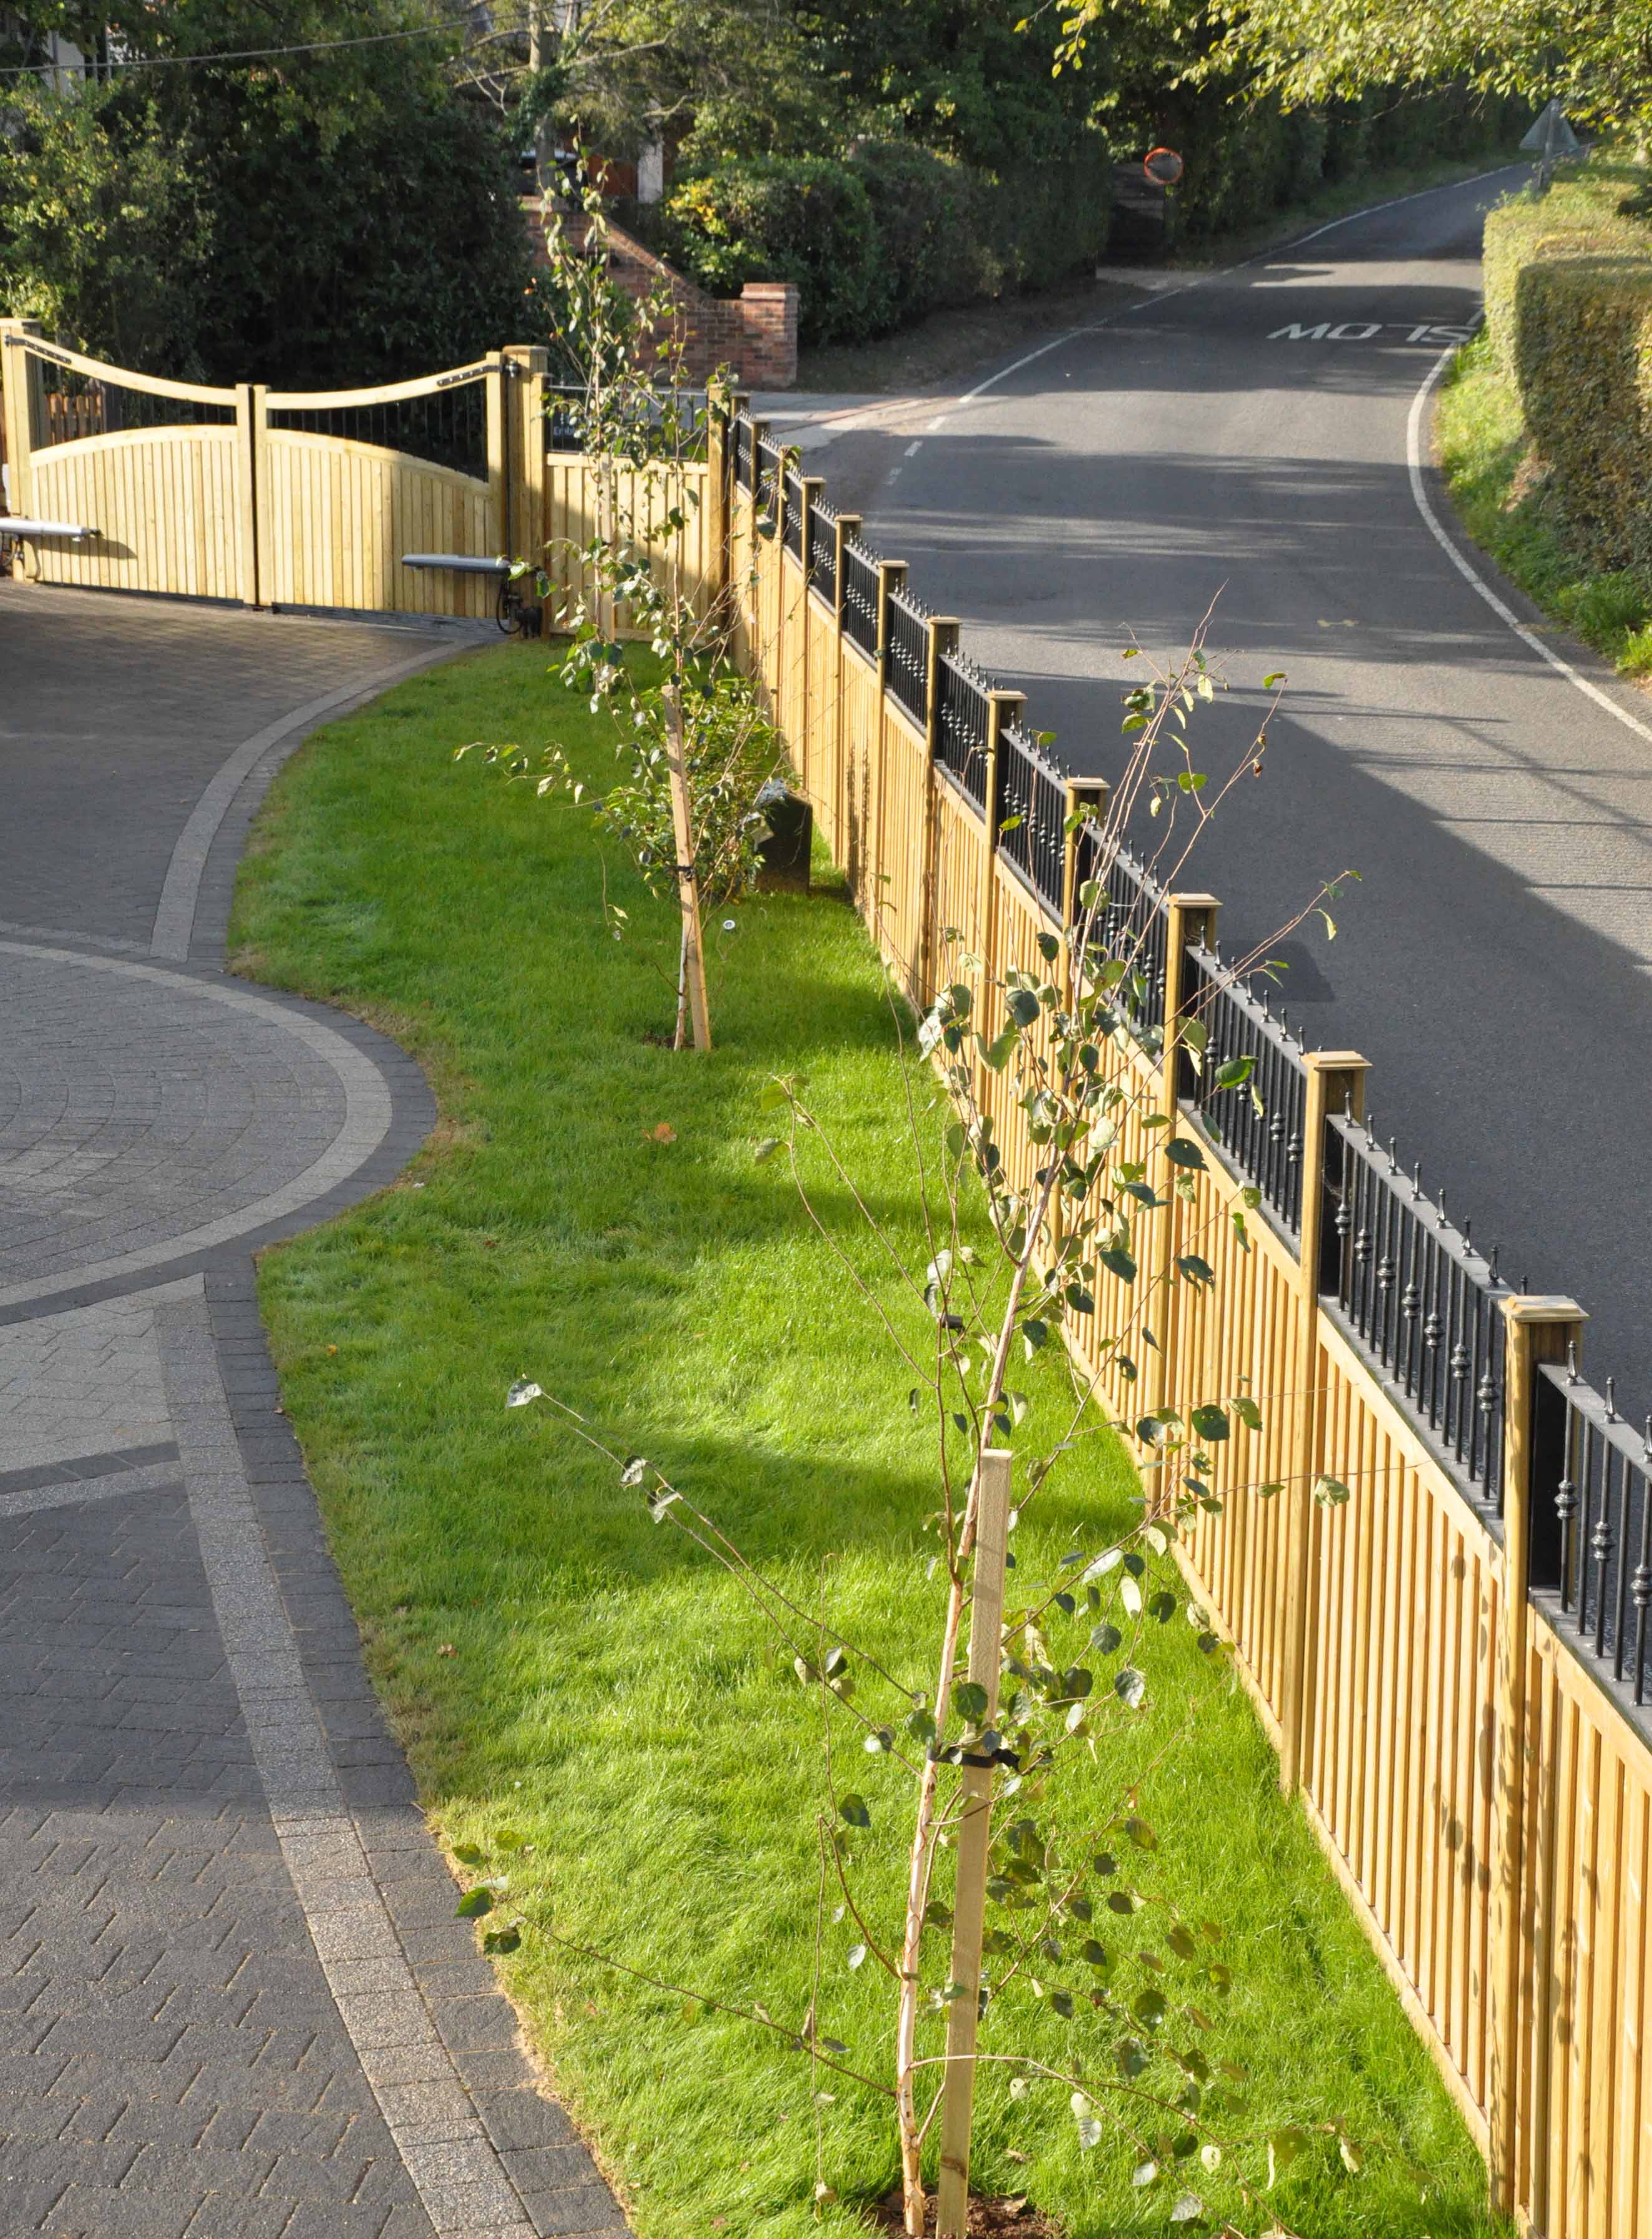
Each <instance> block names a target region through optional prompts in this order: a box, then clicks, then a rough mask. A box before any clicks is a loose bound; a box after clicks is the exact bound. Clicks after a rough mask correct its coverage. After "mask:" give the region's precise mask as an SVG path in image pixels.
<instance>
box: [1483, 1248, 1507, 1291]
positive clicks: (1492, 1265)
mask: <svg viewBox="0 0 1652 2239" xmlns="http://www.w3.org/2000/svg"><path fill="white" fill-rule="evenodd" d="M1502 1249H1503V1246H1502V1245H1501V1244H1494V1245H1493V1246H1492V1247H1491V1257H1490V1259H1488V1260H1487V1262H1486V1265H1487V1266H1488V1267H1489V1269H1490V1270H1491V1279H1492V1281H1493V1282H1494V1283H1501V1282H1502V1280H1503V1277H1502V1276H1501V1275H1500V1274H1499V1273H1498V1272H1497V1254H1498V1253H1499V1252H1501V1251H1502Z"/></svg>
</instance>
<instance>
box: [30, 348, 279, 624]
mask: <svg viewBox="0 0 1652 2239" xmlns="http://www.w3.org/2000/svg"><path fill="white" fill-rule="evenodd" d="M232 393H233V392H232ZM243 441H244V439H243V436H242V430H241V429H240V428H239V427H238V426H236V425H235V424H233V423H232V424H230V425H229V426H226V427H216V428H149V429H142V430H132V431H130V432H127V433H123V434H119V435H89V436H83V437H82V438H81V439H80V440H79V441H78V442H68V443H55V444H53V445H52V446H51V447H50V448H49V449H45V450H41V451H36V453H35V455H34V458H33V462H32V468H33V470H32V475H31V478H30V479H31V485H32V488H31V495H30V503H31V506H32V508H33V509H34V511H35V513H36V515H38V516H39V517H40V518H42V519H45V520H50V521H64V522H83V523H85V524H86V525H88V526H89V527H90V528H95V529H96V532H97V534H96V536H94V537H92V538H91V539H90V540H89V541H87V542H85V543H70V542H62V543H56V542H47V543H40V544H36V545H34V546H32V547H31V554H32V565H31V567H30V575H31V577H32V579H33V580H34V581H36V582H40V583H65V584H77V585H79V586H81V587H82V588H85V589H88V590H117V591H163V592H167V593H169V594H172V595H176V596H178V597H182V598H196V599H240V598H241V597H242V595H243V588H244V584H243V573H242V543H243V529H244V528H249V527H250V522H249V520H248V518H247V515H246V513H245V509H244V508H245V498H244V493H243V488H242V484H243V482H244V480H245V477H244V475H243V472H242V448H243Z"/></svg>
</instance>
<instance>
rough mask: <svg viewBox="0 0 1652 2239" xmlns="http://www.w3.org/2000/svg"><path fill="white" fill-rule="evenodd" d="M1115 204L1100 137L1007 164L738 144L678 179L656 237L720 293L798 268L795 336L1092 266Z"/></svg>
mask: <svg viewBox="0 0 1652 2239" xmlns="http://www.w3.org/2000/svg"><path fill="white" fill-rule="evenodd" d="M1110 216H1111V164H1110V160H1109V156H1108V153H1107V149H1106V146H1105V143H1104V142H1103V141H1102V140H1101V139H1100V138H1099V137H1098V136H1090V137H1088V138H1087V139H1086V140H1085V143H1084V144H1083V146H1082V148H1081V149H1080V151H1079V152H1078V153H1077V154H1074V155H1071V156H1068V157H1066V158H1065V160H1061V161H1056V162H1052V163H1045V164H1043V165H1040V166H1038V167H1036V168H1032V169H1028V170H1026V171H1025V172H1023V173H1018V174H1017V175H1015V176H1009V177H998V176H993V175H991V174H984V173H981V172H979V171H975V170H972V169H968V168H966V167H965V165H964V164H962V163H953V162H951V161H949V160H948V159H947V158H946V157H945V156H937V155H934V154H932V153H931V152H930V151H929V150H928V149H923V148H918V147H913V146H911V145H909V144H906V143H867V144H863V145H861V146H860V147H859V148H857V149H856V150H855V152H854V153H853V155H852V156H849V157H848V158H847V159H846V160H844V161H841V162H839V161H836V160H833V159H832V158H828V157H825V156H750V157H740V158H734V159H731V160H730V161H728V162H726V163H718V164H715V165H713V166H712V167H710V168H708V169H706V170H704V171H701V172H699V173H698V174H696V175H694V176H690V177H688V178H686V179H683V180H680V182H679V183H678V184H677V185H676V186H675V187H674V188H673V191H672V194H671V196H670V198H669V201H668V202H667V206H666V209H665V213H664V225H663V232H662V234H661V236H660V246H662V247H663V248H664V249H665V251H666V253H667V256H670V257H671V259H672V261H673V262H674V263H676V264H677V265H678V266H679V267H680V269H683V270H684V271H687V272H688V273H690V274H692V275H693V277H694V278H695V279H697V280H698V281H699V282H700V284H701V286H702V287H705V288H708V289H711V290H712V291H713V293H714V294H718V295H736V294H738V293H739V291H740V289H741V288H742V287H743V286H744V284H745V283H746V281H747V280H759V279H761V280H793V281H795V282H797V284H798V287H799V290H800V292H801V296H802V312H801V334H800V339H801V340H802V341H803V342H806V343H811V342H849V341H859V340H860V339H861V338H863V337H865V336H869V335H878V334H884V333H886V332H887V331H888V330H889V329H891V328H892V327H897V326H901V325H904V324H906V322H908V321H910V320H913V319H919V318H922V317H923V316H924V315H925V314H926V312H929V311H934V310H941V309H946V308H947V307H949V306H951V305H953V304H959V303H966V302H972V301H973V300H975V299H976V298H978V297H980V296H998V295H1001V294H1004V293H1006V292H1008V291H1010V290H1012V289H1021V288H1041V287H1047V286H1049V285H1051V284H1052V282H1057V281H1059V280H1063V279H1065V278H1066V277H1067V276H1069V275H1070V274H1071V273H1073V272H1076V271H1080V270H1084V269H1087V268H1089V267H1091V266H1092V265H1093V264H1094V263H1095V262H1096V259H1097V257H1098V256H1099V255H1100V253H1101V250H1102V249H1103V247H1104V246H1105V242H1106V238H1107V227H1108V223H1109V219H1110Z"/></svg>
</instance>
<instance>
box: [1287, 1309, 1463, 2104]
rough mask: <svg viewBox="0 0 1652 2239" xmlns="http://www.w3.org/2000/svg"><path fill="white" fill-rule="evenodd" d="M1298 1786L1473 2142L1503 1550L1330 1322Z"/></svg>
mask: <svg viewBox="0 0 1652 2239" xmlns="http://www.w3.org/2000/svg"><path fill="white" fill-rule="evenodd" d="M1319 1372H1320V1377H1321V1379H1322V1383H1323V1387H1324V1394H1325V1398H1324V1447H1323V1458H1324V1468H1325V1470H1326V1471H1327V1472H1328V1473H1330V1474H1333V1475H1336V1476H1337V1477H1339V1478H1341V1479H1342V1481H1343V1483H1345V1484H1346V1485H1348V1486H1349V1488H1350V1496H1351V1497H1350V1500H1349V1502H1348V1504H1347V1505H1346V1506H1343V1507H1336V1508H1330V1507H1320V1508H1317V1510H1316V1513H1315V1518H1314V1525H1315V1547H1316V1562H1315V1570H1314V1591H1313V1598H1312V1602H1311V1605H1310V1614H1311V1626H1312V1631H1311V1643H1312V1650H1311V1652H1312V1657H1313V1669H1314V1673H1315V1681H1314V1684H1313V1687H1312V1689H1311V1690H1310V1701H1311V1704H1312V1705H1313V1711H1314V1716H1313V1721H1312V1725H1311V1728H1310V1738H1309V1744H1308V1748H1307V1751H1306V1752H1305V1757H1304V1794H1305V1799H1306V1801H1307V1803H1308V1805H1309V1809H1310V1814H1311V1816H1312V1817H1314V1818H1315V1820H1316V1822H1317V1825H1318V1828H1319V1830H1320V1833H1321V1835H1322V1838H1323V1839H1324V1842H1325V1844H1326V1845H1327V1847H1328V1848H1329V1849H1330V1852H1331V1854H1332V1857H1333V1858H1334V1859H1335V1861H1336V1862H1337V1864H1338V1867H1339V1870H1340V1871H1341V1873H1342V1877H1343V1881H1344V1884H1345V1885H1346V1886H1348V1887H1349V1888H1350V1890H1351V1891H1352V1892H1353V1893H1354V1894H1355V1895H1356V1897H1357V1902H1358V1903H1359V1905H1360V1909H1361V1910H1362V1912H1363V1915H1364V1917H1365V1919H1366V1924H1367V1927H1368V1929H1369V1930H1370V1931H1371V1933H1372V1935H1373V1938H1374V1940H1376V1941H1377V1946H1378V1950H1379V1951H1380V1952H1381V1953H1382V1955H1383V1958H1384V1960H1385V1962H1386V1963H1387V1964H1388V1966H1389V1970H1390V1973H1391V1974H1392V1975H1393V1976H1394V1977H1395V1979H1396V1980H1397V1982H1399V1983H1401V1984H1402V1986H1403V1990H1404V1991H1405V1993H1406V1996H1407V2003H1408V2007H1409V2009H1410V2012H1411V2016H1412V2019H1413V2021H1414V2022H1416V2023H1417V2025H1418V2026H1419V2028H1420V2029H1421V2030H1423V2035H1424V2036H1425V2038H1426V2039H1427V2040H1428V2041H1429V2042H1430V2045H1431V2048H1432V2050H1434V2051H1435V2054H1436V2058H1437V2059H1438V2060H1439V2062H1440V2064H1441V2066H1442V2069H1443V2072H1444V2073H1445V2074H1446V2076H1447V2080H1448V2081H1449V2082H1450V2083H1452V2085H1453V2088H1454V2090H1455V2092H1456V2096H1457V2099H1458V2102H1459V2103H1460V2104H1461V2105H1462V2107H1463V2111H1464V2113H1465V2115H1466V2116H1468V2117H1469V2119H1470V2123H1471V2126H1472V2127H1473V2128H1474V2129H1475V2130H1476V2134H1477V2136H1479V2138H1480V2140H1481V2143H1482V2144H1484V2143H1485V2140H1486V2136H1487V2126H1486V2116H1485V2109H1486V2108H1487V2106H1488V2104H1489V2061H1490V2038H1489V2008H1490V1998H1489V1957H1490V1955H1489V1928H1490V1917H1491V1899H1492V1894H1493V1886H1494V1880H1495V1846H1496V1761H1497V1737H1496V1716H1497V1712H1496V1648H1497V1639H1498V1631H1499V1625H1500V1620H1501V1607H1500V1604H1501V1595H1502V1573H1503V1560H1502V1550H1501V1548H1500V1547H1499V1546H1498V1545H1497V1544H1496V1541H1495V1540H1494V1539H1493V1538H1492V1537H1491V1535H1490V1533H1489V1531H1487V1529H1486V1527H1485V1525H1483V1523H1482V1522H1481V1521H1480V1519H1479V1518H1478V1517H1477V1516H1476V1515H1475V1514H1474V1512H1473V1511H1472V1510H1471V1509H1470V1507H1469V1505H1468V1504H1467V1503H1466V1502H1465V1501H1464V1500H1463V1497H1462V1495H1461V1494H1460V1493H1458V1492H1457V1491H1456V1488H1455V1487H1454V1486H1453V1485H1452V1484H1451V1483H1450V1479H1449V1478H1447V1477H1446V1476H1445V1474H1444V1472H1443V1470H1442V1469H1441V1468H1440V1466H1439V1465H1438V1464H1437V1463H1436V1462H1435V1461H1434V1459H1433V1458H1432V1457H1431V1456H1430V1454H1429V1452H1428V1451H1427V1449H1426V1448H1425V1447H1424V1445H1423V1443H1422V1441H1421V1439H1420V1438H1418V1437H1417V1436H1416V1433H1415V1432H1412V1431H1411V1429H1410V1426H1409V1425H1407V1424H1406V1423H1405V1421H1404V1419H1403V1417H1401V1416H1400V1414H1399V1413H1398V1411H1397V1409H1396V1408H1395V1407H1394V1405H1393V1404H1392V1403H1391V1402H1390V1401H1389V1400H1388V1399H1386V1398H1385V1397H1384V1396H1383V1394H1382V1393H1381V1392H1380V1390H1378V1389H1376V1388H1374V1385H1373V1381H1372V1379H1371V1378H1370V1373H1369V1372H1368V1371H1366V1370H1365V1369H1364V1367H1363V1365H1362V1364H1361V1363H1360V1362H1359V1360H1358V1359H1357V1356H1356V1355H1355V1354H1354V1353H1353V1352H1352V1349H1351V1347H1350V1346H1349V1345H1347V1343H1346V1342H1345V1341H1344V1340H1343V1339H1342V1338H1341V1337H1340V1335H1339V1334H1338V1333H1337V1332H1336V1331H1334V1330H1331V1329H1327V1330H1326V1331H1325V1332H1324V1344H1323V1346H1322V1349H1321V1354H1320V1371H1319Z"/></svg>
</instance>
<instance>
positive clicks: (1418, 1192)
mask: <svg viewBox="0 0 1652 2239" xmlns="http://www.w3.org/2000/svg"><path fill="white" fill-rule="evenodd" d="M1422 1194H1423V1161H1422V1159H1418V1160H1417V1162H1416V1166H1414V1167H1413V1168H1412V1169H1411V1202H1412V1204H1413V1205H1415V1204H1416V1201H1417V1199H1419V1198H1420V1197H1421V1196H1422Z"/></svg>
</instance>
